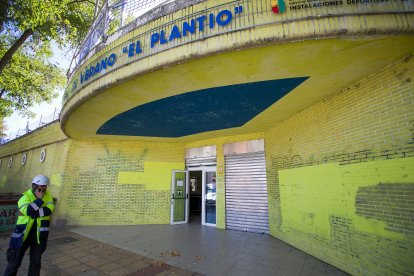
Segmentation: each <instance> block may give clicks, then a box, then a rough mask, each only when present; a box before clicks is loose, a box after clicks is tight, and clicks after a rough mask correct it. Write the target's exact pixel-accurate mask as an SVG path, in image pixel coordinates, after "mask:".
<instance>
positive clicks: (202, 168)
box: [186, 166, 217, 227]
mask: <svg viewBox="0 0 414 276" xmlns="http://www.w3.org/2000/svg"><path fill="white" fill-rule="evenodd" d="M186 171H187V172H188V173H187V183H189V177H190V172H191V171H201V179H202V188H201V189H202V194H201V225H207V226H214V227H216V225H217V217H216V224H212V223H206V216H205V215H206V201H205V197H206V185H207V183H206V173H207V172H216V179H217V166H199V167H190V168H187V170H186ZM216 204H217V197H216ZM216 211H217V205H216ZM187 219H188V218H187Z"/></svg>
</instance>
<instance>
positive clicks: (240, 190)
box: [225, 152, 269, 233]
mask: <svg viewBox="0 0 414 276" xmlns="http://www.w3.org/2000/svg"><path fill="white" fill-rule="evenodd" d="M225 168H226V227H227V229H233V230H239V231H247V232H257V233H269V215H268V207H267V206H268V205H267V184H266V161H265V154H264V152H255V153H247V154H237V155H228V156H225Z"/></svg>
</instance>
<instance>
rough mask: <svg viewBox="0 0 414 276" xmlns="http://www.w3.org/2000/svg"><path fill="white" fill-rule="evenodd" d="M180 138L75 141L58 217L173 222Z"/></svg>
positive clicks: (83, 221)
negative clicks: (164, 140) (173, 183)
mask: <svg viewBox="0 0 414 276" xmlns="http://www.w3.org/2000/svg"><path fill="white" fill-rule="evenodd" d="M184 158H185V150H184V145H183V144H180V143H157V142H133V141H98V140H91V141H76V140H71V143H70V147H69V152H68V156H67V165H66V170H65V175H64V177H63V183H64V185H63V187H62V188H63V195H62V200H61V201H60V213H59V214H58V216H59V219H60V220H63V221H64V222H66V223H67V224H68V225H120V224H123V225H125V224H169V223H170V202H171V199H170V198H171V175H172V170H173V169H178V170H179V169H184V166H185V161H184Z"/></svg>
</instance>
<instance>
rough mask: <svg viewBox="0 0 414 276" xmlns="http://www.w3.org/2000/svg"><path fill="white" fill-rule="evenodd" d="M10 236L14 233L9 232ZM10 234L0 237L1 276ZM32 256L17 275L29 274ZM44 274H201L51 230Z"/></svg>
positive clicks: (78, 236)
mask: <svg viewBox="0 0 414 276" xmlns="http://www.w3.org/2000/svg"><path fill="white" fill-rule="evenodd" d="M10 233H11V232H10ZM10 233H1V234H0V274H1V275H2V273H3V272H4V269H5V267H6V265H7V262H6V256H5V253H6V250H7V247H8V242H9V237H10ZM28 267H29V255H28V254H27V253H26V256H25V257H24V259H23V263H22V266H21V267H20V270H19V273H18V274H17V275H27V269H28ZM41 275H51V276H52V275H53V276H59V275H84V276H93V275H131V276H134V275H143V276H144V275H159V276H162V275H182V276H190V275H198V274H197V273H194V272H191V271H186V270H183V269H180V268H177V267H173V266H170V265H167V264H165V262H162V261H160V260H154V259H150V258H147V257H144V256H140V255H138V254H135V253H133V252H129V251H126V250H123V249H120V248H117V247H114V246H109V245H106V244H105V243H102V242H99V241H97V240H94V239H90V238H87V237H84V236H81V235H79V234H76V233H74V232H72V231H70V230H69V229H67V228H52V230H51V233H50V238H49V243H48V248H47V250H46V252H45V253H44V256H43V260H42V270H41Z"/></svg>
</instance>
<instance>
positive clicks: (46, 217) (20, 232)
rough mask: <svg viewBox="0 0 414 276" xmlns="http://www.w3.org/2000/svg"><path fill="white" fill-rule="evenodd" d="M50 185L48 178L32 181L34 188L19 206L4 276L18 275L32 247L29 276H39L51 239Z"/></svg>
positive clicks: (26, 193) (51, 200)
mask: <svg viewBox="0 0 414 276" xmlns="http://www.w3.org/2000/svg"><path fill="white" fill-rule="evenodd" d="M49 184H50V181H49V178H48V177H47V176H45V175H42V174H40V175H37V176H36V177H35V178H33V181H32V188H31V189H29V190H27V191H26V192H24V193H23V196H22V197H21V198H20V199H19V201H18V203H17V205H18V208H19V216H18V218H17V223H16V228H15V230H14V232H13V234H12V237H11V239H10V243H9V248H8V249H7V262H8V265H7V268H6V271H5V272H4V275H5V276H9V275H16V274H17V271H18V270H19V267H20V265H21V263H22V260H23V257H24V255H25V253H26V251H27V249H28V248H29V247H30V264H29V271H28V275H40V268H41V259H42V254H43V252H45V250H46V244H47V239H48V236H49V224H50V216H51V214H52V212H53V210H54V203H53V198H52V196H51V195H50V193H49V191H48V190H47V187H48V185H49Z"/></svg>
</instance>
